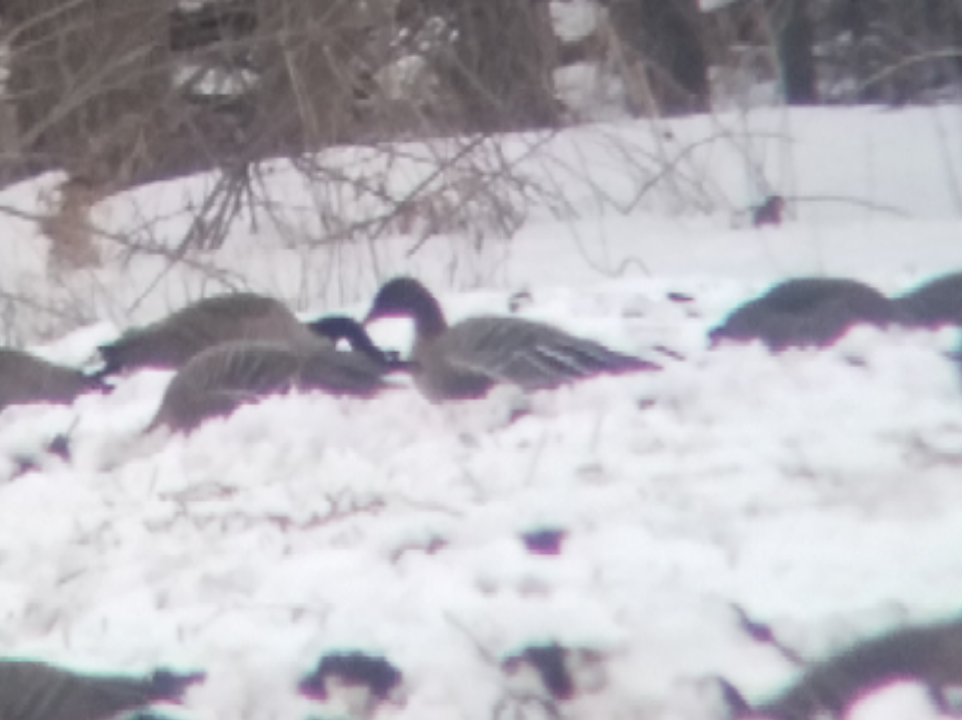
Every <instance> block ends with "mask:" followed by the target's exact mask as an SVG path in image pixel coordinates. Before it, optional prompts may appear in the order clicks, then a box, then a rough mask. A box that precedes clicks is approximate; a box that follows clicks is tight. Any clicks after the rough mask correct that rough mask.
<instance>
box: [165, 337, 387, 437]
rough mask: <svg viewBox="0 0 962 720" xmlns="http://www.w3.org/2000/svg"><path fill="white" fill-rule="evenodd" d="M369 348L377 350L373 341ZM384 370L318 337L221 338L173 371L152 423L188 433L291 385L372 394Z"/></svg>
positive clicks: (371, 360)
mask: <svg viewBox="0 0 962 720" xmlns="http://www.w3.org/2000/svg"><path fill="white" fill-rule="evenodd" d="M362 332H363V329H362ZM365 337H367V336H366V334H365ZM368 341H369V339H368ZM371 348H373V351H374V352H377V348H375V347H374V345H373V343H372V344H371ZM385 362H386V361H385ZM387 369H389V368H388V367H387V366H386V365H385V364H383V363H382V362H380V361H379V360H378V358H377V356H375V357H373V358H372V357H369V356H368V355H366V354H365V353H363V352H357V351H350V352H343V351H339V350H336V349H335V348H334V347H333V345H331V344H330V343H329V342H327V341H325V340H323V339H321V338H318V337H315V338H313V339H312V340H311V341H310V342H307V343H300V344H296V345H292V344H288V343H279V342H266V341H256V342H248V341H234V342H227V343H221V344H220V345H216V346H214V347H212V348H208V349H207V350H204V351H202V352H200V353H199V354H197V355H196V356H195V357H193V358H191V360H189V361H188V362H187V363H186V364H185V365H184V367H182V368H181V369H180V370H179V371H178V372H177V374H176V375H175V376H174V378H173V379H172V380H171V382H170V385H168V387H167V390H166V392H165V393H164V397H163V400H162V401H161V405H160V409H159V410H158V412H157V415H156V416H155V418H154V421H153V422H152V423H151V428H153V427H156V426H165V427H168V428H170V429H172V430H175V431H179V432H190V431H191V430H193V429H195V428H196V427H197V426H198V425H200V424H201V423H203V422H204V421H205V420H207V419H209V418H212V417H218V416H225V415H229V414H230V413H232V412H233V411H234V410H236V409H237V408H238V407H240V406H241V405H244V404H247V403H251V402H256V401H257V400H259V399H262V398H264V397H266V396H268V395H275V394H279V393H284V392H287V391H289V390H292V389H295V388H296V389H299V390H321V391H325V392H328V393H331V394H333V395H351V396H356V397H370V396H372V395H374V394H375V393H377V392H378V391H379V390H382V389H383V388H385V387H386V386H387V385H386V383H385V381H384V373H385V372H386V370H387Z"/></svg>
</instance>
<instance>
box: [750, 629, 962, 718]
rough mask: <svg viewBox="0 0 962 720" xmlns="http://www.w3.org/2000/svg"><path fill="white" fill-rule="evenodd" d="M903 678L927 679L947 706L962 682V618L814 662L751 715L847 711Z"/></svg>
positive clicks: (822, 714)
mask: <svg viewBox="0 0 962 720" xmlns="http://www.w3.org/2000/svg"><path fill="white" fill-rule="evenodd" d="M899 681H915V682H921V683H923V684H924V685H925V686H926V689H927V690H928V692H929V695H930V697H931V698H932V700H933V701H934V702H935V704H936V705H937V706H938V708H939V710H941V711H948V710H949V709H950V706H951V704H952V703H951V702H950V699H949V697H948V695H949V691H950V690H951V688H952V687H958V686H959V685H960V684H962V622H960V621H958V620H956V621H954V622H944V623H937V624H932V625H926V626H921V627H912V628H903V629H900V630H896V631H894V632H891V633H888V634H886V635H882V636H881V637H878V638H873V639H870V640H867V641H864V642H861V643H859V644H856V645H854V646H853V647H851V648H849V649H847V650H844V651H843V652H841V653H838V654H837V655H834V656H832V657H829V658H827V659H825V660H822V661H820V662H816V663H814V664H812V665H811V666H810V667H809V668H808V669H807V670H806V671H805V672H804V673H803V674H802V676H801V677H800V678H799V679H798V681H797V682H795V683H794V684H793V685H792V686H791V687H789V688H788V689H787V690H786V691H784V692H783V693H782V694H780V695H779V696H777V697H775V698H774V699H773V700H771V701H769V702H766V703H764V704H763V705H761V706H759V707H757V708H755V709H754V710H752V711H751V712H750V713H748V714H749V715H750V716H751V717H765V718H771V719H772V720H815V718H834V719H838V720H840V719H841V718H842V717H844V716H845V712H846V710H847V709H848V708H849V706H850V705H851V704H853V703H854V702H856V701H857V700H858V699H860V698H862V697H864V696H865V695H866V694H867V693H869V692H871V691H873V690H877V689H879V688H881V687H883V686H885V685H888V684H890V683H893V682H899Z"/></svg>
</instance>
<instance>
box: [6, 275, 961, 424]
mask: <svg viewBox="0 0 962 720" xmlns="http://www.w3.org/2000/svg"><path fill="white" fill-rule="evenodd" d="M385 317H406V318H409V319H411V320H412V321H413V324H414V331H415V333H414V338H415V339H414V345H413V348H412V350H411V352H410V355H409V357H407V358H400V357H399V356H398V355H397V354H396V353H393V352H388V351H385V350H383V349H382V348H379V347H377V346H376V345H375V344H374V342H373V341H372V340H371V338H370V336H369V335H368V333H367V332H366V330H365V325H367V324H368V323H370V322H372V321H374V320H377V319H380V318H385ZM857 324H868V325H875V326H889V325H902V326H921V327H935V326H938V325H941V324H959V325H962V272H960V273H954V274H950V275H945V276H942V277H939V278H937V279H935V280H932V281H930V282H928V283H926V284H924V285H922V286H921V287H919V288H917V289H915V290H913V291H911V292H909V293H907V294H905V295H902V296H898V297H894V298H889V297H886V296H885V295H884V294H882V293H881V292H879V291H878V290H876V289H875V288H873V287H871V286H869V285H867V284H865V283H862V282H859V281H856V280H851V279H847V278H826V277H803V278H794V279H790V280H786V281H784V282H781V283H779V284H777V285H775V286H774V287H772V288H771V289H770V290H768V291H767V292H765V293H764V294H762V295H761V296H759V297H757V298H755V299H752V300H750V301H748V302H746V303H745V304H743V305H742V306H740V307H738V308H736V309H735V310H734V311H733V312H731V314H730V315H729V316H728V317H727V318H726V319H725V320H724V321H723V322H722V323H721V324H720V325H718V326H717V327H715V328H714V329H712V330H711V331H710V333H709V335H708V339H709V344H710V346H712V347H714V346H717V345H720V344H723V343H730V342H761V343H763V344H764V345H765V346H767V347H768V348H769V349H770V350H771V351H772V352H781V351H783V350H786V349H789V348H794V347H825V346H828V345H831V344H832V343H834V342H835V341H836V340H838V339H839V338H840V337H841V336H842V335H844V334H845V333H846V332H847V331H848V330H849V329H850V328H851V327H852V326H854V325H857ZM339 343H346V345H347V346H348V348H349V349H348V350H343V349H339ZM99 351H100V355H101V357H102V361H103V362H102V367H101V369H99V370H98V371H96V372H94V373H85V372H83V371H81V370H79V369H76V368H70V367H64V366H60V365H56V364H53V363H50V362H47V361H45V360H42V359H41V358H38V357H36V356H34V355H31V354H28V353H26V352H23V351H20V350H15V349H10V348H7V349H0V410H2V409H3V408H5V407H7V406H9V405H16V404H27V403H71V402H73V401H74V400H75V399H76V398H77V397H78V396H79V395H80V394H82V393H85V392H109V391H110V390H111V389H112V387H113V382H115V380H116V378H117V377H118V376H121V375H123V374H126V373H130V372H133V371H136V370H140V369H147V368H152V369H169V370H175V371H176V372H175V375H174V377H173V379H172V380H171V382H170V384H169V386H168V387H167V390H166V392H165V394H164V397H163V400H162V402H161V405H160V409H159V410H158V412H157V414H156V416H155V417H154V419H153V421H152V423H151V425H150V426H149V428H148V430H150V429H153V428H155V427H166V428H167V429H169V430H172V431H174V432H185V433H187V432H190V431H192V430H194V429H196V428H197V427H198V426H199V425H200V424H202V423H203V422H204V421H205V420H207V419H210V418H212V417H219V416H224V415H227V414H229V413H231V412H233V411H234V410H235V409H237V408H238V407H239V406H240V405H243V404H246V403H250V402H254V401H257V400H258V399H261V398H264V397H266V396H268V395H273V394H278V393H283V392H286V391H289V390H292V389H297V390H301V391H323V392H326V393H330V394H333V395H346V396H354V397H362V398H370V397H373V396H375V395H377V394H378V393H379V392H381V391H383V390H385V389H386V388H388V387H392V386H393V385H394V383H392V381H391V379H390V378H389V376H390V375H391V374H393V373H401V372H403V373H409V374H410V375H411V377H412V379H413V382H414V384H415V386H416V387H417V388H418V389H419V390H420V391H421V393H422V394H423V395H424V396H425V397H426V398H428V399H429V400H431V401H432V402H445V401H449V400H464V399H470V398H477V397H481V396H483V395H485V394H486V393H487V392H488V391H489V390H490V389H491V388H492V386H494V385H496V384H510V385H515V386H517V387H519V388H521V389H522V390H525V391H533V390H542V389H550V388H554V387H557V386H559V385H563V384H566V383H571V382H575V381H578V380H582V379H585V378H590V377H594V376H597V375H601V374H618V373H629V372H651V371H657V370H659V369H660V365H659V364H658V363H656V362H655V361H653V360H648V359H644V358H640V357H635V356H632V355H628V354H624V353H621V352H617V351H615V350H611V349H609V348H607V347H605V346H604V345H601V344H599V343H597V342H594V341H592V340H587V339H584V338H580V337H576V336H574V335H570V334H568V333H566V332H564V331H562V330H559V329H558V328H555V327H553V326H551V325H548V324H545V323H540V322H534V321H530V320H525V319H522V318H518V317H513V316H494V315H485V316H476V317H470V318H467V319H465V320H462V321H461V322H458V323H455V324H448V322H447V320H446V319H445V315H444V311H443V310H442V308H441V305H440V304H439V302H438V300H437V299H436V298H435V297H434V295H432V294H431V292H430V291H429V290H428V289H427V288H426V287H425V286H424V285H423V284H422V283H421V282H419V281H418V280H416V279H414V278H411V277H397V278H394V279H391V280H389V281H388V282H386V283H385V284H384V285H383V286H382V287H381V288H380V289H379V291H378V292H377V294H376V296H375V297H374V300H373V303H372V306H371V309H370V312H369V313H368V314H367V317H366V318H365V319H364V321H363V323H362V322H358V321H357V320H355V319H352V318H349V317H347V316H329V317H324V318H321V319H319V320H315V321H313V322H306V323H305V322H302V321H301V320H299V319H298V318H297V317H296V316H295V315H294V313H293V312H291V310H290V309H289V308H288V307H287V306H285V305H284V304H283V303H282V302H280V301H278V300H276V299H274V298H270V297H265V296H262V295H257V294H254V293H237V294H232V295H222V296H217V297H211V298H207V299H203V300H200V301H198V302H195V303H192V304H190V305H187V306H186V307H184V308H182V309H181V310H178V311H177V312H174V313H173V314H171V315H170V316H168V317H166V318H164V319H163V320H160V321H158V322H155V323H153V324H150V325H147V326H144V327H140V328H134V329H132V330H129V331H127V332H126V333H124V334H123V335H121V336H120V337H119V338H118V339H117V340H116V341H114V342H112V343H110V344H107V345H103V346H101V347H100V348H99Z"/></svg>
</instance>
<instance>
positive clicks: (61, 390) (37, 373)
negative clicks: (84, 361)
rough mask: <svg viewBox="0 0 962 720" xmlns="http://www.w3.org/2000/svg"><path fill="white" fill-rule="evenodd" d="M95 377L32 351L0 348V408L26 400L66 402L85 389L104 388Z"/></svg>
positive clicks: (25, 401)
mask: <svg viewBox="0 0 962 720" xmlns="http://www.w3.org/2000/svg"><path fill="white" fill-rule="evenodd" d="M107 389H108V388H107V386H106V385H105V384H104V383H103V382H102V381H101V380H100V379H99V378H97V377H94V376H90V375H85V374H84V373H82V372H80V371H79V370H76V369H74V368H69V367H64V366H62V365H55V364H54V363H51V362H47V361H46V360H44V359H42V358H39V357H37V356H35V355H31V354H29V353H25V352H23V351H21V350H14V349H12V348H0V410H3V408H5V407H7V406H9V405H26V404H30V403H50V404H63V405H66V404H70V403H72V402H73V401H74V400H76V399H77V397H78V396H79V395H81V394H83V393H85V392H91V391H98V392H104V391H105V390H107Z"/></svg>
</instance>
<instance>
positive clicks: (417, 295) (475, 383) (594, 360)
mask: <svg viewBox="0 0 962 720" xmlns="http://www.w3.org/2000/svg"><path fill="white" fill-rule="evenodd" d="M385 317H408V318H411V319H412V320H413V321H414V333H415V339H414V347H413V350H412V352H411V367H410V369H411V372H412V375H413V377H414V382H415V384H416V385H417V387H418V388H419V389H420V391H421V392H422V393H423V394H424V395H425V397H427V398H428V399H429V400H431V401H434V402H440V401H444V400H457V399H468V398H477V397H480V396H482V395H485V394H486V393H487V392H488V390H490V389H491V388H492V387H493V386H494V385H495V384H498V383H507V384H512V385H516V386H519V387H520V388H521V389H523V390H540V389H548V388H553V387H556V386H558V385H561V384H564V383H568V382H572V381H575V380H581V379H585V378H589V377H593V376H595V375H598V374H601V373H624V372H636V371H647V370H658V369H659V367H658V365H656V364H654V363H652V362H648V361H647V360H643V359H641V358H637V357H632V356H630V355H624V354H621V353H618V352H615V351H613V350H609V349H608V348H606V347H605V346H603V345H601V344H599V343H596V342H593V341H591V340H585V339H582V338H578V337H575V336H573V335H569V334H568V333H566V332H564V331H562V330H559V329H557V328H555V327H552V326H551V325H546V324H544V323H539V322H533V321H531V320H523V319H520V318H514V317H497V316H479V317H473V318H468V319H466V320H462V321H461V322H459V323H456V324H454V325H450V326H449V325H448V323H447V322H446V321H445V318H444V312H443V311H442V309H441V306H440V304H439V303H438V301H437V299H436V298H435V297H434V296H433V295H432V294H431V292H430V291H429V290H428V289H427V288H426V287H425V286H424V285H423V284H421V282H419V281H418V280H415V279H414V278H411V277H397V278H394V279H392V280H389V281H388V282H387V283H385V284H384V285H383V286H382V287H381V288H380V290H379V291H378V293H377V295H376V296H375V298H374V302H373V304H372V307H371V310H370V312H369V313H368V315H367V318H366V319H365V321H364V322H365V324H368V323H370V322H372V321H374V320H377V319H379V318H385Z"/></svg>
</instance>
